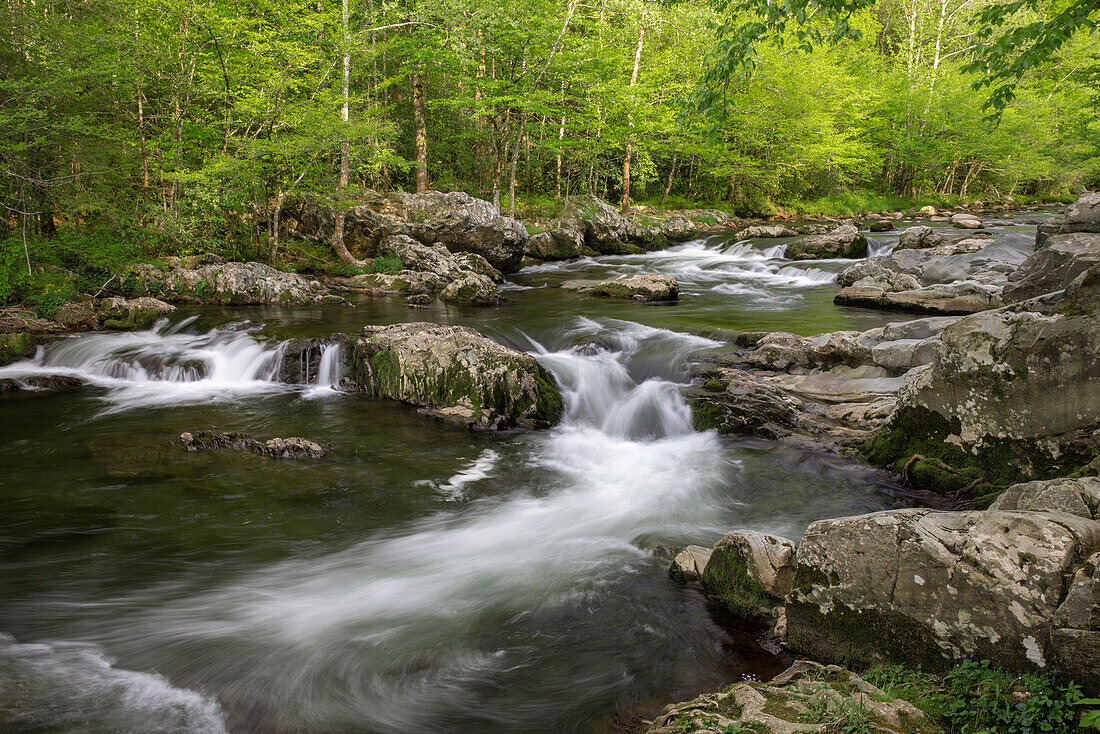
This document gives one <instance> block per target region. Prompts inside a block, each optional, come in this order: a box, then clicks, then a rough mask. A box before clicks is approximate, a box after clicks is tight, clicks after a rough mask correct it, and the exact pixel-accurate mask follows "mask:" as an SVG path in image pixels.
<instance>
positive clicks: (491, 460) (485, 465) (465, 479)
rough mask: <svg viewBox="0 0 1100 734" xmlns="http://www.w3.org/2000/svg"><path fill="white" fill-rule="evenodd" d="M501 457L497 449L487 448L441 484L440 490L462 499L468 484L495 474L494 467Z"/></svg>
mask: <svg viewBox="0 0 1100 734" xmlns="http://www.w3.org/2000/svg"><path fill="white" fill-rule="evenodd" d="M499 458H500V455H499V454H497V452H496V451H493V450H492V449H485V450H484V451H482V452H481V455H480V456H478V457H477V459H476V460H474V462H473V463H471V464H470V465H469V466H467V467H466V468H465V469H463V470H462V471H460V472H458V473H457V474H455V475H454V476H453V477H451V478H450V479H448V480H447V481H446V482H444V483H443V484H441V485H439V491H440V492H442V493H443V494H445V495H447V496H448V497H450V498H451V499H461V498H462V497H463V495H464V489H465V487H466V485H467V484H473V483H474V482H480V481H481V480H482V479H488V478H489V477H491V476H493V467H495V466H496V463H497V460H498V459H499Z"/></svg>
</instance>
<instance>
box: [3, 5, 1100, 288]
mask: <svg viewBox="0 0 1100 734" xmlns="http://www.w3.org/2000/svg"><path fill="white" fill-rule="evenodd" d="M765 5H767V4H765ZM1078 5H1079V6H1084V7H1085V17H1086V20H1087V16H1088V14H1089V13H1092V14H1095V13H1093V12H1092V11H1093V10H1095V8H1092V7H1091V6H1090V5H1089V4H1088V3H1083V4H1081V3H1079V4H1078ZM1016 6H1017V7H1015V8H1013V9H1016V10H1018V12H1016V13H1014V14H1011V17H1010V18H1008V20H1007V22H1008V24H1009V26H1011V25H1012V24H1015V26H1016V27H1017V28H1021V29H1025V30H1026V28H1027V27H1028V24H1029V23H1030V24H1035V23H1037V22H1038V23H1040V24H1041V23H1042V22H1043V21H1044V20H1046V19H1049V18H1050V17H1055V16H1057V14H1058V13H1059V12H1060V11H1061V10H1062V8H1061V7H1060V6H1057V5H1056V4H1052V5H1049V6H1048V5H1045V4H1040V3H1031V4H1023V3H1016ZM751 7H752V6H751V4H746V3H742V4H740V5H737V4H731V3H729V2H716V3H713V4H707V3H700V2H679V3H665V2H660V3H659V2H646V1H644V0H642V1H639V0H594V1H593V2H590V3H585V2H581V0H567V1H563V0H518V1H514V2H507V3H505V2H499V1H496V0H489V1H488V2H484V1H483V2H469V1H468V0H402V1H401V2H383V1H382V0H343V2H335V0H317V1H316V2H310V3H301V2H291V1H289V0H253V2H249V3H242V2H238V1H236V0H202V1H200V0H132V1H130V0H128V1H127V2H121V1H120V0H45V1H39V2H31V1H29V0H8V2H7V3H6V12H5V14H4V16H3V21H2V22H3V24H4V26H5V28H4V29H3V31H2V32H0V35H2V39H3V41H2V45H0V131H2V132H0V158H2V164H0V165H2V174H3V175H2V176H0V202H2V203H3V205H4V207H5V209H6V214H7V216H6V217H5V218H4V219H3V220H2V221H0V228H2V230H0V242H2V244H0V298H4V297H7V296H9V295H10V294H12V293H13V292H14V293H16V294H18V292H19V290H20V287H21V284H22V286H27V282H26V280H27V279H28V278H30V279H32V280H33V273H34V266H35V264H36V262H44V263H50V262H53V263H56V264H58V265H61V266H66V267H70V268H71V267H73V266H74V263H76V262H77V261H79V262H80V263H84V264H86V263H88V262H92V263H94V264H96V265H97V268H95V269H94V270H95V272H96V276H97V277H98V275H100V274H102V273H104V272H109V271H110V269H111V267H113V266H117V264H118V263H120V262H126V261H129V260H134V259H137V258H140V257H145V258H149V257H152V256H155V255H158V254H187V253H192V252H205V251H208V250H212V249H214V250H217V251H219V252H222V253H224V254H227V255H229V256H230V257H236V258H241V259H263V260H267V259H268V258H269V251H271V248H269V241H270V239H271V237H272V232H271V231H270V230H271V222H272V220H273V214H277V212H278V210H279V209H280V208H281V207H282V206H283V204H284V202H287V201H290V200H294V199H297V198H301V197H316V198H319V199H321V200H324V201H328V202H334V201H342V202H354V201H356V200H357V199H359V198H360V197H362V196H363V195H364V194H365V192H368V191H381V192H387V191H395V190H405V191H424V190H427V189H435V190H442V191H465V192H468V193H470V194H472V195H474V196H478V197H481V198H485V199H488V200H491V201H493V202H494V203H497V204H498V206H499V207H500V209H501V211H503V212H505V213H509V214H514V215H522V213H523V212H524V211H528V210H529V209H530V208H531V207H542V210H546V209H550V210H552V209H553V207H554V206H555V202H557V201H559V200H560V199H561V198H562V197H565V196H569V195H572V194H578V193H591V194H595V195H598V196H601V197H603V198H604V199H606V200H609V201H611V202H613V203H615V204H619V203H620V202H623V206H624V207H626V206H627V205H628V204H630V203H646V204H650V205H654V206H667V207H675V206H690V205H707V206H713V207H717V208H722V209H724V210H727V211H730V212H734V213H737V214H739V215H743V216H752V215H756V216H761V215H774V214H803V213H805V214H814V213H825V214H828V213H841V214H845V213H857V212H859V211H860V210H864V209H887V208H889V209H897V208H903V207H905V206H907V205H919V204H920V203H922V202H924V203H927V202H930V201H937V202H940V201H947V202H957V201H967V200H973V199H977V198H985V199H997V200H1000V199H1009V198H1016V199H1021V198H1028V197H1040V198H1041V197H1059V196H1063V195H1068V194H1070V193H1072V192H1075V191H1079V190H1080V189H1082V188H1083V187H1085V186H1088V185H1089V184H1094V183H1096V182H1097V181H1098V180H1100V158H1098V157H1097V149H1098V144H1100V121H1098V118H1097V115H1098V110H1100V95H1098V94H1097V91H1096V90H1097V83H1096V82H1097V79H1098V78H1100V51H1098V47H1097V42H1096V37H1095V36H1094V35H1090V34H1088V33H1077V34H1074V35H1073V36H1072V37H1067V38H1064V39H1059V47H1058V48H1057V52H1056V53H1054V54H1051V55H1050V58H1049V59H1046V60H1045V63H1041V64H1035V65H1034V66H1031V67H1029V68H1027V69H1025V70H1024V73H1021V74H1018V75H1017V76H1019V79H1018V80H1014V92H1015V94H1014V99H1012V100H1011V101H1010V102H1009V103H1008V104H1007V105H1004V109H1003V111H1001V113H1000V114H999V115H998V116H997V118H996V119H993V117H992V116H991V114H990V107H989V105H988V104H987V98H988V97H989V94H990V92H989V89H988V88H987V89H975V88H974V85H975V82H978V81H980V80H981V79H982V78H983V73H982V71H981V70H975V66H976V65H977V64H976V63H975V59H976V53H977V51H976V49H979V48H980V46H981V43H980V40H981V29H982V27H983V26H982V19H983V18H986V17H987V16H988V14H989V11H990V8H991V7H994V8H995V6H994V5H991V4H990V3H989V2H988V0H879V2H877V3H874V4H868V3H866V2H857V3H854V4H850V5H849V6H848V7H849V8H851V9H853V11H854V12H851V14H850V15H848V16H846V17H845V20H844V23H845V32H844V33H843V34H839V37H836V38H834V39H832V40H833V41H834V42H832V43H826V42H821V43H815V44H811V43H809V42H807V41H806V38H805V37H806V34H805V33H803V32H801V31H799V30H796V29H795V28H786V27H785V26H784V24H783V23H780V24H779V26H778V28H779V30H778V32H777V34H776V35H775V36H774V37H773V38H771V41H770V42H764V39H763V38H761V43H759V44H757V45H756V46H754V47H753V48H752V49H751V53H752V56H751V59H749V62H748V63H744V64H741V65H739V66H737V67H736V68H727V69H726V70H725V72H724V73H722V74H716V73H715V70H716V68H717V69H721V67H722V61H723V54H724V53H725V54H728V53H729V47H730V45H731V41H730V40H729V38H728V36H729V35H730V34H731V32H732V29H734V28H735V27H736V23H737V22H738V19H739V18H743V16H744V14H745V13H746V12H747V10H748V11H749V12H751ZM775 7H777V8H779V11H778V12H779V14H780V16H782V14H783V13H785V12H787V11H786V10H784V8H787V9H789V10H790V12H791V13H792V17H796V16H797V17H799V18H802V19H805V17H804V16H805V11H806V8H807V7H810V10H811V12H810V14H811V16H812V15H813V13H814V12H816V11H815V8H816V9H818V10H823V14H824V11H825V10H829V5H828V3H823V4H821V5H819V4H817V3H809V4H808V5H807V4H805V3H804V4H802V5H798V4H797V3H790V2H788V3H787V4H786V5H776V6H775ZM799 13H802V15H799ZM983 13H984V14H985V15H983ZM773 20H774V18H773ZM1002 21H1004V19H1002ZM748 27H749V28H750V29H751V28H752V27H753V26H748ZM761 27H762V26H761ZM774 28H775V26H774V24H773V27H772V28H771V29H772V30H774ZM811 35H813V34H811ZM817 35H820V34H817ZM834 35H835V34H834ZM784 37H786V38H787V40H788V41H789V42H788V43H781V41H782V40H784ZM818 40H821V39H818ZM726 66H727V67H729V64H726ZM994 111H996V110H994ZM276 260H278V257H277V256H276Z"/></svg>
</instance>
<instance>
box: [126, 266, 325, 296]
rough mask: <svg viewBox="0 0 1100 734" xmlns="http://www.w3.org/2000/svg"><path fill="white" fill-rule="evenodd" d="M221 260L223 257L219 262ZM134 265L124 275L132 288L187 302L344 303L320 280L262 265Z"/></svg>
mask: <svg viewBox="0 0 1100 734" xmlns="http://www.w3.org/2000/svg"><path fill="white" fill-rule="evenodd" d="M219 260H220V258H219ZM168 265H169V266H168V267H166V268H163V269H162V268H158V267H156V266H154V265H149V264H141V265H134V266H132V267H131V268H130V270H129V272H128V273H127V274H126V276H124V278H123V283H124V284H127V288H128V290H132V291H133V292H135V293H138V294H141V295H147V296H155V297H158V298H162V299H164V300H167V301H175V302H184V303H223V304H233V305H249V304H304V303H321V302H328V301H333V302H341V301H342V300H343V299H341V298H340V297H338V296H335V295H333V294H332V293H330V292H329V290H328V288H326V287H325V286H323V285H322V284H321V283H319V282H317V281H316V280H311V279H309V278H306V277H304V276H301V275H298V274H296V273H284V272H282V271H281V270H276V269H275V268H273V267H271V266H270V265H265V264H263V263H257V262H245V263H240V262H212V263H207V264H198V265H197V267H194V268H188V267H186V263H178V264H174V263H169V264H168Z"/></svg>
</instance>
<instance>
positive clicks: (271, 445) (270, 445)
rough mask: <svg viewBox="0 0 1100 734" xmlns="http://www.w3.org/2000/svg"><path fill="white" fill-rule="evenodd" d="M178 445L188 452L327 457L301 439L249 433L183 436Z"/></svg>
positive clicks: (201, 433) (200, 432)
mask: <svg viewBox="0 0 1100 734" xmlns="http://www.w3.org/2000/svg"><path fill="white" fill-rule="evenodd" d="M179 442H180V443H181V444H182V445H183V446H184V448H186V449H187V450H188V451H207V450H211V449H236V450H238V451H251V452H252V453H254V454H260V455H261V456H271V457H275V458H282V459H323V458H324V457H325V450H324V448H323V447H322V446H321V445H320V444H317V443H314V442H313V441H310V440H308V439H305V438H301V437H299V436H291V437H289V438H272V439H268V440H267V441H258V440H256V439H254V438H252V437H251V436H249V435H248V434H247V433H217V432H213V431H197V432H195V433H190V432H188V433H181V434H180V436H179Z"/></svg>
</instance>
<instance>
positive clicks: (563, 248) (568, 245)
mask: <svg viewBox="0 0 1100 734" xmlns="http://www.w3.org/2000/svg"><path fill="white" fill-rule="evenodd" d="M582 254H584V228H583V227H582V226H580V223H579V222H575V221H574V222H563V223H562V226H560V227H558V228H556V229H552V230H550V231H548V232H540V233H539V234H536V235H534V236H532V237H531V242H530V243H529V244H528V245H527V255H528V256H529V257H533V258H535V259H537V260H568V259H570V258H574V257H580V256H581V255H582Z"/></svg>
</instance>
